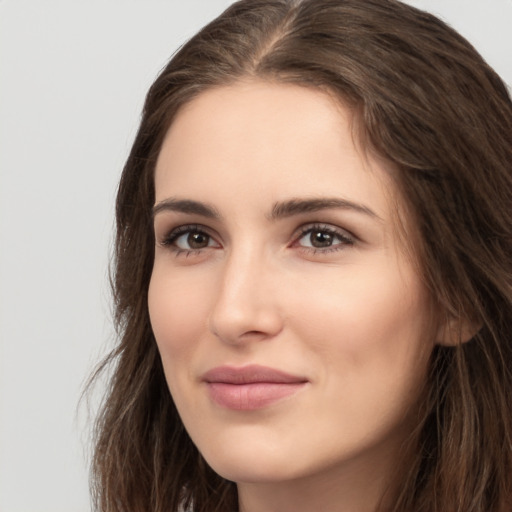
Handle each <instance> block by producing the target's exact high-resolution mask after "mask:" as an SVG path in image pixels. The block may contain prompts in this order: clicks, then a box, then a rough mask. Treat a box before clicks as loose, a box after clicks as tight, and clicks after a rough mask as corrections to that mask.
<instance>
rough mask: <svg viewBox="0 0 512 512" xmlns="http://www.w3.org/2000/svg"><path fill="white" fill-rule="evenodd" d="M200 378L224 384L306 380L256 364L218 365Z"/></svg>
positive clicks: (298, 381)
mask: <svg viewBox="0 0 512 512" xmlns="http://www.w3.org/2000/svg"><path fill="white" fill-rule="evenodd" d="M201 380H203V381H204V382H208V383H215V382H217V383H224V384H255V383H257V382H266V383H274V384H294V383H295V384H296V383H300V382H307V379H306V378H304V377H301V376H297V375H291V374H289V373H286V372H283V371H282V370H277V369H275V368H270V367H268V366H260V365H257V364H252V365H248V366H241V367H236V366H218V367H216V368H212V369H211V370H208V371H207V372H206V373H205V374H203V376H202V378H201Z"/></svg>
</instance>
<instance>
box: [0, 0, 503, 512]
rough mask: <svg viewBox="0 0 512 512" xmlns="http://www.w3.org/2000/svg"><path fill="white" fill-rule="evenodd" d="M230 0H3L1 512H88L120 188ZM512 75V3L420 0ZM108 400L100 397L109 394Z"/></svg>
mask: <svg viewBox="0 0 512 512" xmlns="http://www.w3.org/2000/svg"><path fill="white" fill-rule="evenodd" d="M229 3H231V2H230V1H229V0H186V1H185V0H167V1H164V0H117V1H116V0H89V1H87V2H83V1H80V0H60V1H58V0H46V1H42V2H40V1H37V0H0V300H1V303H0V305H1V309H0V315H1V316H0V512H86V511H88V510H89V507H90V506H89V499H88V491H87V469H86V455H87V452H88V447H87V446H88V445H87V436H88V434H87V428H86V426H87V424H88V422H89V419H88V418H87V414H86V412H87V411H86V409H85V408H84V409H82V410H81V412H80V414H77V411H76V408H77V403H78V400H79V396H80V392H81V389H82V386H83V383H84V380H85V378H86V376H87V375H88V373H89V372H90V370H91V368H92V367H93V365H94V363H95V362H97V360H98V359H99V357H100V356H101V355H102V354H105V352H106V350H107V349H108V347H109V346H111V343H112V329H111V324H110V318H109V315H110V305H109V288H108V283H107V266H108V254H109V250H110V240H111V231H112V225H113V201H114V195H115V188H116V182H117V180H118V177H119V174H120V171H121V168H122V165H123V161H124V159H125V158H126V156H127V153H128V151H129V148H130V144H131V142H132V139H133V137H134V134H135V130H136V128H137V122H138V119H139V113H140V109H141V107H142V102H143V98H144V94H145V91H146V90H147V88H148V87H149V85H150V84H151V82H152V80H153V79H154V78H155V76H156V74H157V72H158V71H159V70H160V69H161V68H162V67H163V65H164V64H165V62H166V61H167V59H168V58H169V56H170V55H171V54H172V53H173V51H174V50H175V49H176V48H177V47H178V46H179V45H180V44H182V43H183V42H184V41H185V40H186V39H187V38H189V37H190V36H191V35H193V34H194V33H195V32H196V31H197V30H198V29H199V28H200V27H201V26H202V25H204V24H205V23H206V22H207V21H209V20H210V19H211V18H213V17H214V16H215V15H216V14H218V13H220V12H221V10H222V9H223V8H225V7H226V6H227V5H228V4H229ZM409 3H411V4H413V5H416V6H419V7H422V8H425V9H427V10H430V11H432V12H434V13H436V14H438V15H440V16H441V17H442V18H444V19H445V20H447V21H448V22H449V23H450V24H452V25H453V26H454V27H455V28H456V29H458V30H459V31H460V32H461V33H462V34H463V35H465V36H466V37H467V38H468V39H470V40H471V41H472V42H473V44H474V45H475V46H476V47H477V49H479V51H480V52H481V53H482V54H483V55H484V57H485V58H486V59H487V60H488V61H489V63H490V64H491V65H492V66H493V67H495V69H496V70H497V71H498V72H499V73H500V74H501V76H502V77H503V78H504V79H505V80H506V81H507V82H508V83H509V84H511V83H512V35H511V34H512V33H511V31H510V27H511V26H512V0H474V1H473V0H471V1H467V0H423V1H420V0H410V2H409ZM93 402H94V400H93Z"/></svg>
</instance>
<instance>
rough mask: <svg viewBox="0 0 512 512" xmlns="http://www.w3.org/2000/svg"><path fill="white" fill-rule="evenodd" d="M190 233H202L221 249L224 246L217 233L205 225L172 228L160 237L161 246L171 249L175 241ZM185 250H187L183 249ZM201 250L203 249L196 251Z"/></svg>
mask: <svg viewBox="0 0 512 512" xmlns="http://www.w3.org/2000/svg"><path fill="white" fill-rule="evenodd" d="M190 232H197V233H202V234H204V235H206V236H208V237H210V238H211V239H213V240H214V241H215V242H216V243H217V244H218V246H219V247H221V246H222V244H221V243H220V242H219V236H218V235H217V234H216V233H213V232H212V229H210V228H208V227H207V226H204V225H203V224H197V223H193V224H181V225H179V226H175V227H172V228H170V229H167V230H166V231H165V234H164V235H163V236H162V237H159V241H158V243H159V245H161V246H163V247H170V246H172V244H173V243H174V241H175V240H177V239H178V238H179V237H180V236H183V235H184V234H186V233H190ZM181 250H185V249H181ZM196 250H201V249H196ZM190 251H194V249H190Z"/></svg>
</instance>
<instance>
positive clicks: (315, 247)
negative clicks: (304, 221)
mask: <svg viewBox="0 0 512 512" xmlns="http://www.w3.org/2000/svg"><path fill="white" fill-rule="evenodd" d="M354 241H355V240H354V237H353V236H352V235H350V234H349V233H348V232H346V231H345V230H342V229H340V228H335V227H334V226H328V225H314V226H311V225H309V226H304V227H303V228H301V233H300V235H299V237H298V238H297V239H296V242H295V243H294V245H296V246H299V247H303V248H304V249H308V250H312V251H315V252H318V251H320V252H321V251H324V252H327V251H332V250H339V249H342V248H343V247H345V246H347V245H353V244H354Z"/></svg>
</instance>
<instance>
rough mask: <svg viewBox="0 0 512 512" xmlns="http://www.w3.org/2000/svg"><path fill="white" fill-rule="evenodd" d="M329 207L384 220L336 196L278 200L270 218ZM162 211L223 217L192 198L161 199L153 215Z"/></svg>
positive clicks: (361, 206) (207, 205) (211, 207)
mask: <svg viewBox="0 0 512 512" xmlns="http://www.w3.org/2000/svg"><path fill="white" fill-rule="evenodd" d="M329 209H342V210H352V211H355V212H357V213H362V214H364V215H367V216H369V217H372V218H375V219H378V220H381V221H382V219H381V218H380V217H379V216H378V215H377V214H376V213H375V212H374V211H373V210H371V209H370V208H368V207H367V206H365V205H362V204H359V203H354V202H353V201H348V200H347V199H340V198H336V197H333V198H321V199H317V198H313V199H289V200H288V201H281V202H277V203H275V204H274V206H273V207H272V210H271V212H270V215H268V218H269V219H270V220H278V219H282V218H286V217H292V216H293V215H300V214H303V213H312V212H318V211H321V210H329ZM162 211H173V212H180V213H187V214H195V215H201V216H202V217H206V218H208V219H216V220H218V219H221V215H220V213H219V211H218V210H217V209H216V208H215V207H214V206H212V205H209V204H207V203H203V202H200V201H194V200H192V199H176V198H168V199H164V200H163V201H159V202H158V203H156V204H155V205H154V206H153V209H152V214H153V217H155V216H156V215H157V214H158V213H160V212H162Z"/></svg>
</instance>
